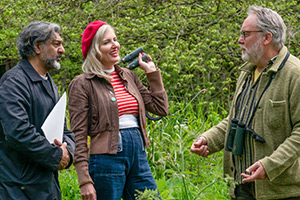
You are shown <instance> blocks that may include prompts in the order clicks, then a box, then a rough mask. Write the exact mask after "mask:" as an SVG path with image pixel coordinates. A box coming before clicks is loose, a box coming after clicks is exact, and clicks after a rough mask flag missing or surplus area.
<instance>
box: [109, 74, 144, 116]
mask: <svg viewBox="0 0 300 200" xmlns="http://www.w3.org/2000/svg"><path fill="white" fill-rule="evenodd" d="M110 76H111V77H112V80H111V84H112V86H113V88H114V90H115V95H116V99H117V103H118V109H119V116H122V115H136V116H137V115H138V102H137V100H136V99H135V98H134V97H133V96H132V95H131V94H129V92H128V91H127V90H126V89H125V87H124V84H123V83H122V82H121V79H120V77H119V75H118V74H117V73H116V71H113V72H112V73H111V74H110Z"/></svg>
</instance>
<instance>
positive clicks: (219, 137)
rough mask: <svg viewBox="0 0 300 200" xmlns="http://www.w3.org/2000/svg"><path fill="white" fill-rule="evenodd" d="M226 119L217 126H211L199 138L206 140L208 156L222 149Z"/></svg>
mask: <svg viewBox="0 0 300 200" xmlns="http://www.w3.org/2000/svg"><path fill="white" fill-rule="evenodd" d="M227 126H228V117H226V118H225V119H223V120H222V121H221V122H220V123H219V124H218V125H216V126H213V127H212V128H211V129H209V130H208V131H206V132H204V133H203V134H202V135H200V136H204V137H205V138H206V140H207V146H208V151H209V153H210V154H212V153H215V152H218V151H220V150H222V149H223V148H224V142H225V136H226V129H227Z"/></svg>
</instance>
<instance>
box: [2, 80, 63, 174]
mask: <svg viewBox="0 0 300 200" xmlns="http://www.w3.org/2000/svg"><path fill="white" fill-rule="evenodd" d="M0 91H1V92H0V110H1V112H0V119H1V124H2V127H3V132H4V134H5V145H4V146H5V148H7V149H8V150H12V151H17V152H19V153H20V154H21V155H24V156H26V157H28V158H30V159H32V160H34V161H35V162H37V163H39V164H40V165H42V166H44V167H46V168H48V169H50V170H52V171H56V170H57V167H58V164H59V162H60V160H61V158H62V149H61V148H60V147H58V146H56V145H54V144H50V143H49V142H48V141H47V139H46V138H45V137H44V136H43V135H42V134H41V133H39V132H38V131H37V128H36V127H35V126H34V125H33V124H31V123H30V120H29V113H30V110H31V108H32V105H31V99H32V98H33V99H34V98H38V97H32V94H31V93H30V83H28V80H26V79H25V78H24V77H22V76H18V74H16V75H15V76H10V77H8V78H6V80H3V82H2V83H1V86H0ZM35 117H36V116H35Z"/></svg>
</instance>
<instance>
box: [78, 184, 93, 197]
mask: <svg viewBox="0 0 300 200" xmlns="http://www.w3.org/2000/svg"><path fill="white" fill-rule="evenodd" d="M80 190H81V199H82V200H97V196H96V190H95V188H94V186H93V184H92V183H87V184H84V185H82V186H81V187H80Z"/></svg>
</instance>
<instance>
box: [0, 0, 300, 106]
mask: <svg viewBox="0 0 300 200" xmlns="http://www.w3.org/2000/svg"><path fill="white" fill-rule="evenodd" d="M252 4H256V5H262V6H266V7H270V8H272V9H274V10H276V11H277V12H278V13H279V14H280V15H281V16H282V17H283V19H284V21H285V22H286V25H287V27H288V34H287V42H286V45H287V46H288V48H289V50H290V52H291V53H292V54H294V55H296V56H299V54H300V51H299V42H298V41H299V30H298V29H299V28H298V27H299V23H300V19H299V18H300V16H299V14H298V13H299V7H300V6H299V4H298V3H297V1H284V0H276V1H266V0H264V1H261V0H255V1H253V0H251V1H250V0H246V1H236V0H230V1H225V0H204V1H202V0H201V1H200V0H184V1H175V0H154V1H149V0H142V1H138V0H114V1H95V0H92V1H91V0H88V1H86V0H68V1H58V0H52V1H49V0H47V1H46V0H30V1H28V0H19V1H17V2H15V1H13V0H2V1H1V2H0V10H1V12H0V17H1V21H0V28H1V30H2V32H1V33H0V66H2V67H5V66H6V67H11V66H13V65H14V64H16V63H17V62H18V53H17V49H16V45H15V41H16V38H17V36H18V33H19V32H20V31H21V29H22V28H23V26H24V25H26V24H28V23H30V22H32V21H36V20H46V21H51V22H55V23H58V24H60V25H61V27H62V31H63V38H64V41H65V43H64V47H65V50H66V55H65V56H64V59H63V61H62V66H63V67H62V69H61V70H60V71H55V70H53V71H52V72H51V74H52V75H53V77H54V79H55V82H56V83H57V84H58V85H59V88H60V90H61V91H65V90H66V89H67V85H68V84H69V83H70V81H71V80H72V79H73V78H74V76H76V75H78V74H80V73H81V64H82V62H83V58H82V55H81V36H80V34H81V33H82V32H83V30H84V29H85V28H86V26H87V25H88V24H89V23H90V22H92V21H94V20H103V21H106V22H108V23H109V24H111V25H112V26H114V27H115V28H116V33H117V36H118V38H119V42H120V43H121V51H120V55H121V56H125V54H127V53H129V52H131V51H133V50H134V49H136V48H137V47H139V46H142V47H143V48H144V50H145V51H146V53H149V54H150V55H151V57H152V58H153V60H154V62H155V63H156V65H157V66H158V67H159V68H160V69H161V71H162V75H163V80H164V84H165V86H166V88H167V92H168V94H169V98H170V100H171V101H175V102H180V101H183V100H184V99H188V100H190V99H191V98H193V97H194V96H195V94H196V93H197V92H199V91H201V90H202V89H206V90H207V95H206V96H205V97H204V102H203V103H204V104H207V103H208V102H212V103H213V104H216V105H218V104H221V105H224V106H226V108H227V106H228V104H229V103H230V100H231V96H232V93H233V91H234V88H235V82H236V79H237V76H238V71H237V68H238V66H240V65H241V64H242V61H241V59H240V54H241V51H240V48H239V45H238V44H237V39H238V37H239V31H240V27H241V24H242V22H243V20H244V19H245V17H246V11H247V8H248V6H249V5H252ZM121 65H122V66H124V65H123V64H121ZM135 72H136V73H137V74H139V75H140V77H141V79H142V80H144V82H145V83H146V82H147V81H145V76H144V75H143V73H142V72H141V70H135ZM198 101H199V99H198ZM205 111H206V109H205V110H203V111H202V112H205Z"/></svg>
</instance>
